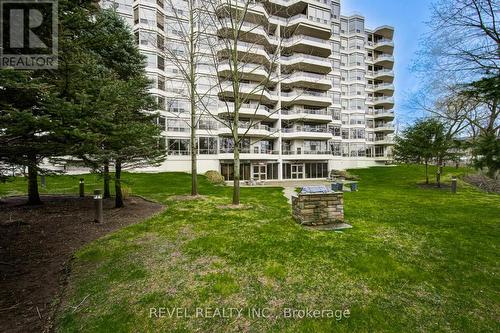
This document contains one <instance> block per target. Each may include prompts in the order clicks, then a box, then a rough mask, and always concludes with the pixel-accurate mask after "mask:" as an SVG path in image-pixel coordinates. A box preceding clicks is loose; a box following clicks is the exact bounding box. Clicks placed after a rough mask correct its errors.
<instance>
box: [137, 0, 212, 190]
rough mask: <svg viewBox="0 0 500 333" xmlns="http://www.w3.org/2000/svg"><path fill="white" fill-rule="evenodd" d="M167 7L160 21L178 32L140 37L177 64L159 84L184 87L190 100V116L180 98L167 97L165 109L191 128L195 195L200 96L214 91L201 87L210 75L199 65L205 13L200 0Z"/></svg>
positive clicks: (170, 0) (184, 95)
mask: <svg viewBox="0 0 500 333" xmlns="http://www.w3.org/2000/svg"><path fill="white" fill-rule="evenodd" d="M164 8H165V10H166V11H167V12H168V13H170V14H171V16H170V17H169V18H168V19H164V18H162V17H161V18H159V19H158V20H159V22H157V25H159V26H160V27H162V28H163V26H164V28H165V30H168V31H173V32H174V33H175V36H174V37H173V38H171V39H168V40H167V42H165V40H164V38H163V37H162V36H161V35H158V34H151V33H148V32H143V31H140V32H139V39H140V42H141V43H148V44H150V46H152V47H155V48H157V49H159V51H160V52H161V53H162V56H163V58H164V61H165V63H166V64H167V66H173V67H174V68H175V69H176V72H177V73H178V75H176V76H175V77H167V82H165V81H164V80H158V88H159V89H160V90H165V84H166V85H167V86H169V87H172V88H173V87H174V86H175V89H177V90H182V92H183V93H182V95H181V97H182V98H186V99H187V101H188V104H189V117H184V114H183V113H181V112H176V111H177V110H175V108H174V105H173V103H178V102H179V100H178V99H172V100H167V103H166V107H165V109H166V110H167V111H168V112H169V113H168V115H169V116H170V118H173V117H176V118H177V119H178V120H179V121H182V122H183V123H184V125H186V126H187V128H189V131H190V149H189V151H190V156H191V195H193V196H195V195H198V178H197V173H198V167H197V158H198V147H197V143H198V141H197V136H196V134H197V128H198V125H199V123H200V120H201V119H202V117H203V113H204V112H203V111H204V108H203V106H202V104H201V101H200V100H201V99H204V98H206V96H207V95H208V94H210V89H208V90H206V89H202V88H201V87H202V86H203V87H204V86H206V84H203V80H207V79H208V78H209V76H208V75H206V74H205V75H203V73H202V72H200V70H199V67H198V64H200V63H202V60H203V54H202V53H201V50H200V48H201V44H202V43H203V42H204V40H203V33H202V31H200V30H201V27H202V25H201V24H199V22H200V20H203V19H204V17H205V16H204V11H203V8H202V6H201V5H200V2H199V1H197V0H187V1H184V2H182V3H179V2H177V1H173V0H166V1H165V2H164ZM160 21H161V22H160ZM186 92H187V93H186ZM174 110H175V111H174ZM167 121H168V120H167Z"/></svg>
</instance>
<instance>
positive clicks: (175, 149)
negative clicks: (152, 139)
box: [168, 138, 191, 155]
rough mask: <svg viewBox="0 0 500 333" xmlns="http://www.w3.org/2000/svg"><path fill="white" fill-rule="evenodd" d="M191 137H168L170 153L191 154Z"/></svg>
mask: <svg viewBox="0 0 500 333" xmlns="http://www.w3.org/2000/svg"><path fill="white" fill-rule="evenodd" d="M190 143H191V140H190V139H175V138H169V139H168V155H189V152H190V149H189V146H190Z"/></svg>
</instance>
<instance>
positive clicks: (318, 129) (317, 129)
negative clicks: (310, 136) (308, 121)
mask: <svg viewBox="0 0 500 333" xmlns="http://www.w3.org/2000/svg"><path fill="white" fill-rule="evenodd" d="M281 131H282V132H283V133H300V132H307V133H330V132H329V131H328V128H324V127H295V128H282V129H281Z"/></svg>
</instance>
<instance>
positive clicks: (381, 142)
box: [375, 137, 394, 145]
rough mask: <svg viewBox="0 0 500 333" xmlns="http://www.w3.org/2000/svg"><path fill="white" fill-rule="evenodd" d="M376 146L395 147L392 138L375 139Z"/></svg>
mask: <svg viewBox="0 0 500 333" xmlns="http://www.w3.org/2000/svg"><path fill="white" fill-rule="evenodd" d="M375 144H376V145H394V140H393V139H392V138H390V137H380V138H375Z"/></svg>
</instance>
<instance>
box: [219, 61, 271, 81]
mask: <svg viewBox="0 0 500 333" xmlns="http://www.w3.org/2000/svg"><path fill="white" fill-rule="evenodd" d="M233 69H234V68H233V66H232V64H230V63H229V61H227V60H226V61H222V62H221V63H220V64H218V66H217V73H218V74H219V77H226V78H229V77H231V76H232V71H233ZM237 70H238V72H239V73H241V74H242V75H241V78H242V79H243V80H250V81H259V82H264V81H266V80H268V81H269V82H277V75H276V73H269V72H268V71H267V69H266V68H265V67H264V66H263V65H257V64H252V63H239V64H238V68H237Z"/></svg>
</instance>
